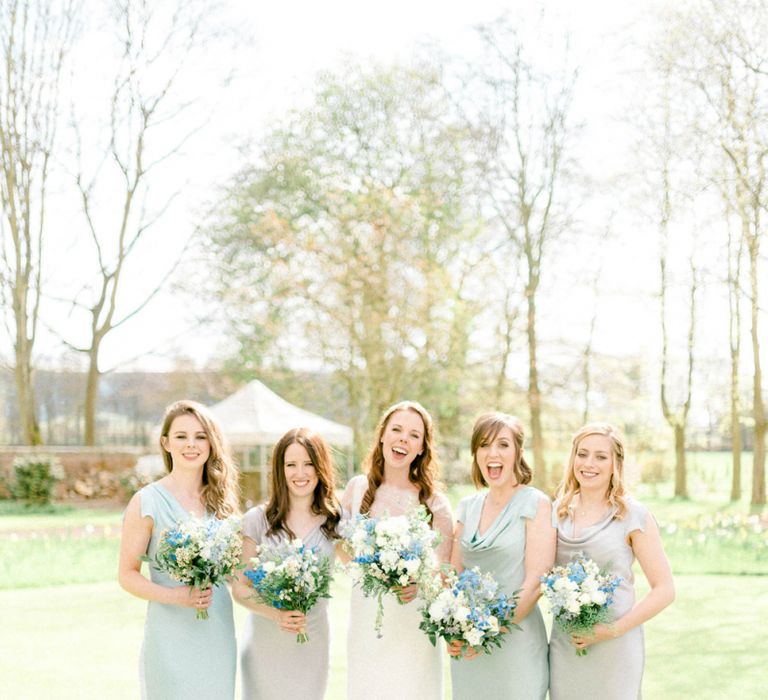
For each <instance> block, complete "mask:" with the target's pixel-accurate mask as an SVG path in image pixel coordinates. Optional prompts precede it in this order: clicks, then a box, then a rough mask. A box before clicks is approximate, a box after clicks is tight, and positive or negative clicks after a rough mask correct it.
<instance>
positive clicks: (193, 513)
mask: <svg viewBox="0 0 768 700" xmlns="http://www.w3.org/2000/svg"><path fill="white" fill-rule="evenodd" d="M155 484H156V485H157V486H160V487H161V488H162V489H163V491H165V492H166V493H167V494H168V495H169V496H170V497H171V498H172V499H173V502H174V503H175V504H176V505H177V506H178V508H179V510H181V511H183V512H184V513H189V514H190V515H191V516H192V517H194V518H201V519H205V518H207V517H208V509H206V510H205V511H203V514H202V515H198V514H197V513H195V512H194V511H191V510H187V509H186V508H185V507H184V506H183V505H181V501H179V499H178V498H176V496H175V495H174V494H173V492H172V491H171V490H170V489H169V488H168V487H167V486H166V485H165V484H161V483H160V482H159V481H156V482H155Z"/></svg>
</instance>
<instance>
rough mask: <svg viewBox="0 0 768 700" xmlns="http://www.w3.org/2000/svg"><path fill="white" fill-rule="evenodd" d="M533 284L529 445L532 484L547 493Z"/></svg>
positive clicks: (530, 298)
mask: <svg viewBox="0 0 768 700" xmlns="http://www.w3.org/2000/svg"><path fill="white" fill-rule="evenodd" d="M535 288H536V286H535V284H529V287H528V290H527V298H528V407H529V410H530V413H531V443H532V446H533V465H532V467H533V483H534V484H536V486H538V487H539V488H540V489H542V491H547V490H548V487H549V479H548V478H547V465H546V462H545V461H544V436H543V435H542V431H541V391H540V390H539V368H538V366H537V359H536V352H537V347H536V298H535Z"/></svg>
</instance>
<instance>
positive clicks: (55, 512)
mask: <svg viewBox="0 0 768 700" xmlns="http://www.w3.org/2000/svg"><path fill="white" fill-rule="evenodd" d="M121 520H122V511H121V510H115V509H110V510H104V509H96V508H79V507H76V506H70V505H65V504H62V503H51V504H50V505H46V506H26V505H24V504H22V503H18V502H16V501H5V500H0V534H2V533H3V532H7V531H9V530H32V529H34V530H40V529H46V528H62V527H84V526H86V525H94V526H111V527H118V528H119V527H120V522H121Z"/></svg>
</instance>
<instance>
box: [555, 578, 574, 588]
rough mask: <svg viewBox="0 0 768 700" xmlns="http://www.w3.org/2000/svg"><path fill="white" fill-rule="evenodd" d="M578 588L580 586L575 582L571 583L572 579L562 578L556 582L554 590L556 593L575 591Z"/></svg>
mask: <svg viewBox="0 0 768 700" xmlns="http://www.w3.org/2000/svg"><path fill="white" fill-rule="evenodd" d="M577 588H578V585H577V584H576V582H575V581H571V579H569V578H566V577H565V576H561V577H560V578H558V579H557V580H556V581H555V585H554V589H555V590H556V591H575V590H576V589H577Z"/></svg>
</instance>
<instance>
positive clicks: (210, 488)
mask: <svg viewBox="0 0 768 700" xmlns="http://www.w3.org/2000/svg"><path fill="white" fill-rule="evenodd" d="M183 415H190V416H194V417H195V418H197V420H198V421H200V425H202V426H203V431H204V432H205V436H206V437H207V438H208V442H209V444H210V446H211V453H210V454H209V455H208V459H207V460H205V464H204V465H203V491H202V496H203V502H204V503H205V507H206V510H208V511H210V512H211V513H213V514H214V515H215V516H216V517H217V518H226V517H227V516H228V515H232V514H239V513H240V484H239V480H238V470H237V466H236V464H235V462H234V460H233V459H232V455H231V453H230V450H229V446H228V444H227V441H226V439H225V438H224V435H223V434H222V432H221V429H220V428H219V426H218V424H217V423H216V421H215V420H214V419H213V416H212V415H211V414H210V412H209V411H208V409H207V408H206V407H205V406H203V405H202V404H200V403H197V401H190V400H188V399H183V400H181V401H176V402H175V403H172V404H171V405H170V406H168V408H166V409H165V416H164V417H163V426H162V428H161V429H160V451H161V453H162V455H163V462H164V463H165V470H166V471H167V472H168V473H169V474H170V473H171V472H172V471H173V461H172V460H171V453H170V452H168V450H166V449H165V447H164V445H163V438H165V439H166V440H167V439H168V434H169V433H170V431H171V424H172V423H173V421H174V420H175V419H176V418H178V417H179V416H183Z"/></svg>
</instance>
